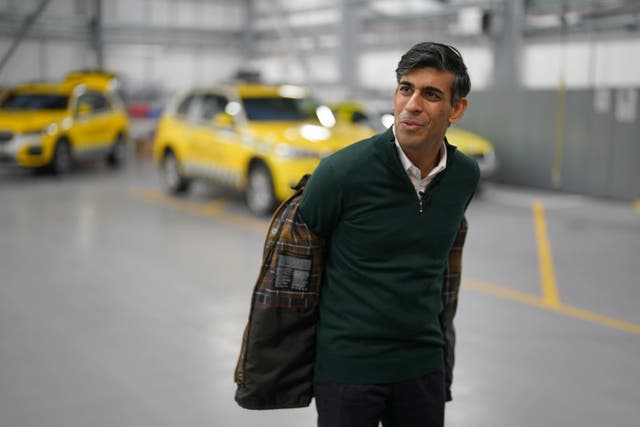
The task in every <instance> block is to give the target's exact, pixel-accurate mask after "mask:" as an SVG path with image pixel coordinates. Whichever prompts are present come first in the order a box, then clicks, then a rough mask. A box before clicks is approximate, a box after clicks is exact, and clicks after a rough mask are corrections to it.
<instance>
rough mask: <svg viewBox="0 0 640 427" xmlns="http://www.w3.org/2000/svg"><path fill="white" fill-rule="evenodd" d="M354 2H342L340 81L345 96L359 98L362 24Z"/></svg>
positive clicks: (345, 0) (347, 0)
mask: <svg viewBox="0 0 640 427" xmlns="http://www.w3.org/2000/svg"><path fill="white" fill-rule="evenodd" d="M355 3H356V2H355V1H354V0H340V10H341V12H342V14H341V15H342V21H341V22H340V32H339V34H340V42H339V48H338V52H339V60H340V80H341V82H340V83H341V84H342V86H343V88H344V90H345V96H347V97H357V96H358V94H359V92H360V90H359V89H360V82H359V80H358V79H359V77H360V76H359V58H360V49H359V47H360V46H359V43H358V34H359V33H360V22H359V17H358V10H357V7H356V5H355Z"/></svg>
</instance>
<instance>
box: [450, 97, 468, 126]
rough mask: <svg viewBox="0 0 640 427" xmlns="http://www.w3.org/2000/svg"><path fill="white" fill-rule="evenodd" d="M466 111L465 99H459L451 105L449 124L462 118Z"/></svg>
mask: <svg viewBox="0 0 640 427" xmlns="http://www.w3.org/2000/svg"><path fill="white" fill-rule="evenodd" d="M465 111H467V98H462V99H459V100H458V102H456V103H455V104H454V105H453V108H452V109H451V113H449V123H455V122H457V121H458V120H460V119H461V118H462V116H464V112H465Z"/></svg>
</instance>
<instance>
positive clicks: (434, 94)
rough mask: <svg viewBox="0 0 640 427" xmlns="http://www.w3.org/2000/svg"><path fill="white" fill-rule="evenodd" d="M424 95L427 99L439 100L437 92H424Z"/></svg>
mask: <svg viewBox="0 0 640 427" xmlns="http://www.w3.org/2000/svg"><path fill="white" fill-rule="evenodd" d="M424 97H425V98H426V99H428V100H429V101H439V100H440V94H439V93H438V92H425V94H424Z"/></svg>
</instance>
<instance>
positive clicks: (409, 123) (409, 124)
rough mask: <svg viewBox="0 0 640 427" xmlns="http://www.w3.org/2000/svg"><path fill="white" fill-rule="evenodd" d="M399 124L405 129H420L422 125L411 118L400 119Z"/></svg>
mask: <svg viewBox="0 0 640 427" xmlns="http://www.w3.org/2000/svg"><path fill="white" fill-rule="evenodd" d="M400 124H401V125H402V127H404V128H405V129H406V130H417V129H420V128H421V127H422V123H419V122H414V121H413V120H401V121H400Z"/></svg>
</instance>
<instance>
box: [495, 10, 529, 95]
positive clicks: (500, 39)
mask: <svg viewBox="0 0 640 427" xmlns="http://www.w3.org/2000/svg"><path fill="white" fill-rule="evenodd" d="M524 4H525V0H508V1H505V2H503V9H502V11H503V16H502V19H501V20H500V22H501V23H502V25H499V27H501V28H499V29H495V31H493V32H494V35H495V44H494V50H493V52H494V72H493V75H494V84H495V86H496V87H500V88H519V87H520V86H521V83H522V76H521V64H522V50H523V45H524V43H523V36H522V25H523V20H524V11H525V7H524Z"/></svg>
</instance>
